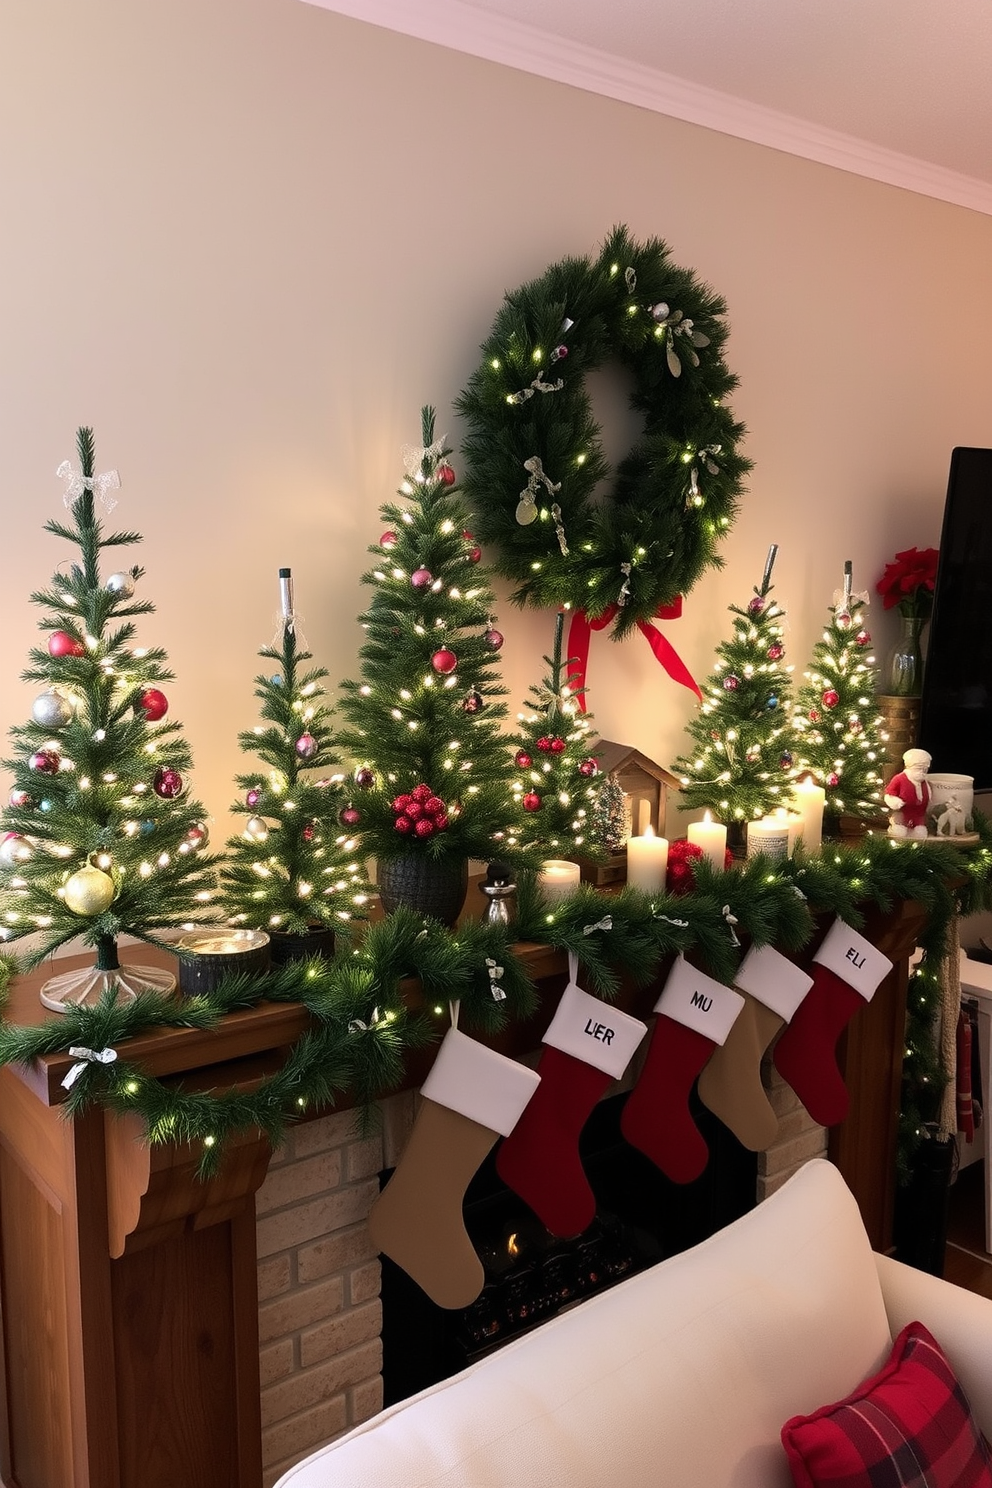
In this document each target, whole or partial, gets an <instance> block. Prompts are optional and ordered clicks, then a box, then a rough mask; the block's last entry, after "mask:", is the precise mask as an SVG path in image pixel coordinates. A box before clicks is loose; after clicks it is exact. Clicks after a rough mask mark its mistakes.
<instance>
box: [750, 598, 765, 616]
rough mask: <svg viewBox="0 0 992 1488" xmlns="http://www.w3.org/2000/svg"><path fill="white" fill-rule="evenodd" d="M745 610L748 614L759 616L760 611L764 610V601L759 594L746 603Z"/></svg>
mask: <svg viewBox="0 0 992 1488" xmlns="http://www.w3.org/2000/svg"><path fill="white" fill-rule="evenodd" d="M747 608H748V612H749V614H752V615H760V614H761V612H762V610H763V609H764V608H765V601H764V600H763V599H762V597H761V595H760V594H756V595H755V596H754V598H753V599H752V600H750V601H749V602H748V607H747Z"/></svg>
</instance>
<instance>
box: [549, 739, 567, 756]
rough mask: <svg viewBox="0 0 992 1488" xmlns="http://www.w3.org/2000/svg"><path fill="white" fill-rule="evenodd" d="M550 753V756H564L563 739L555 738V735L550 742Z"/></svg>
mask: <svg viewBox="0 0 992 1488" xmlns="http://www.w3.org/2000/svg"><path fill="white" fill-rule="evenodd" d="M551 753H552V754H564V753H565V740H564V739H560V738H559V737H558V736H557V734H556V735H555V737H554V738H553V739H552V740H551Z"/></svg>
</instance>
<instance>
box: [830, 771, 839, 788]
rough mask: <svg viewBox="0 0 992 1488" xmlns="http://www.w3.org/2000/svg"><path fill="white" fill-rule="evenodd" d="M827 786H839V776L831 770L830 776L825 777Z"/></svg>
mask: <svg viewBox="0 0 992 1488" xmlns="http://www.w3.org/2000/svg"><path fill="white" fill-rule="evenodd" d="M827 784H828V785H829V786H831V787H833V786H835V785H840V776H839V775H838V774H837V772H836V771H835V770H831V772H830V774H829V775H828V776H827Z"/></svg>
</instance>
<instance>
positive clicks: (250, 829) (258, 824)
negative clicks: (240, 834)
mask: <svg viewBox="0 0 992 1488" xmlns="http://www.w3.org/2000/svg"><path fill="white" fill-rule="evenodd" d="M268 835H269V829H268V827H267V826H266V825H265V822H264V821H263V820H262V818H261V817H260V816H250V817H249V818H248V820H247V821H246V822H245V836H246V837H250V838H251V840H252V842H264V841H265V840H266V838H267V837H268Z"/></svg>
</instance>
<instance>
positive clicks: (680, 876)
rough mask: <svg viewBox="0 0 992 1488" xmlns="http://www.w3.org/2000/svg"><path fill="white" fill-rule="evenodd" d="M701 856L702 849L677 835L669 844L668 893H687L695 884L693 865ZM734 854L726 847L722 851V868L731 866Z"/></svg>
mask: <svg viewBox="0 0 992 1488" xmlns="http://www.w3.org/2000/svg"><path fill="white" fill-rule="evenodd" d="M702 856H703V849H702V848H701V847H699V846H697V844H696V843H695V842H689V841H688V840H687V839H686V838H685V837H679V838H678V839H677V840H676V841H675V842H672V843H670V844H669V848H668V868H667V870H666V874H665V888H666V889H667V890H668V892H669V894H688V893H689V892H690V890H691V889H693V888H695V885H696V874H695V867H694V865H695V864H696V862H697V861H698V860H699V859H700V858H701V857H702ZM733 863H734V855H733V853H732V852H730V850H729V849H728V850H727V851H726V852H725V853H724V857H723V866H724V868H732V867H733Z"/></svg>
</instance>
